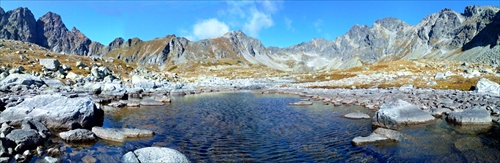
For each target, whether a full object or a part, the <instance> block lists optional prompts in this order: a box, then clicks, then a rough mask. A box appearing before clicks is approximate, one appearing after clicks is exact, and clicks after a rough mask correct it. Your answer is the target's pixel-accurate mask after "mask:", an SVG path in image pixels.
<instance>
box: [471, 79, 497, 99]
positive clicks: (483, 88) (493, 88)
mask: <svg viewBox="0 0 500 163" xmlns="http://www.w3.org/2000/svg"><path fill="white" fill-rule="evenodd" d="M476 92H478V93H485V94H490V95H494V96H500V84H498V83H495V82H493V81H490V80H488V79H486V78H481V79H480V80H479V81H478V82H477V85H476Z"/></svg>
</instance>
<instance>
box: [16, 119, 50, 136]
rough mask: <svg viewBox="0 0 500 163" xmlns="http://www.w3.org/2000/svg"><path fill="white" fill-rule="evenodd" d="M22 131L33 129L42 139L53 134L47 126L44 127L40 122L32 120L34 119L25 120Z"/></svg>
mask: <svg viewBox="0 0 500 163" xmlns="http://www.w3.org/2000/svg"><path fill="white" fill-rule="evenodd" d="M21 127H22V129H33V130H36V131H37V132H38V134H39V135H40V136H42V138H44V139H45V138H47V137H48V136H49V135H50V134H51V133H50V131H49V129H48V128H47V127H45V125H43V124H42V123H41V122H40V121H36V120H32V119H24V120H23V122H22V124H21Z"/></svg>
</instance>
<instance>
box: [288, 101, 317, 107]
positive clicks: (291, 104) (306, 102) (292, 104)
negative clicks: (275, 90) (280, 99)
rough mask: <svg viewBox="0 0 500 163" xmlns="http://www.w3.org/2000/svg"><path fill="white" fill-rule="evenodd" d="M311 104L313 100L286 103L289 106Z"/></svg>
mask: <svg viewBox="0 0 500 163" xmlns="http://www.w3.org/2000/svg"><path fill="white" fill-rule="evenodd" d="M312 104H313V102H310V101H299V102H294V103H289V104H288V105H290V106H309V105H312Z"/></svg>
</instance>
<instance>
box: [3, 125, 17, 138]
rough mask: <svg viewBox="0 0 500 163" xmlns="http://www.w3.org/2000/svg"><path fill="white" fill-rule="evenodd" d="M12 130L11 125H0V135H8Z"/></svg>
mask: <svg viewBox="0 0 500 163" xmlns="http://www.w3.org/2000/svg"><path fill="white" fill-rule="evenodd" d="M12 130H14V128H13V127H11V126H9V125H8V124H7V123H3V124H2V127H1V128H0V137H5V136H6V135H8V134H9V133H10V132H11V131H12Z"/></svg>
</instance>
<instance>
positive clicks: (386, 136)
mask: <svg viewBox="0 0 500 163" xmlns="http://www.w3.org/2000/svg"><path fill="white" fill-rule="evenodd" d="M402 138H403V135H402V134H401V133H400V132H398V131H395V130H390V129H385V128H377V129H376V130H375V131H373V132H372V133H371V134H370V135H369V136H366V137H362V136H358V137H355V138H354V139H352V141H351V143H352V144H353V145H356V146H360V145H366V144H372V143H382V142H397V141H401V139H402Z"/></svg>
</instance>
